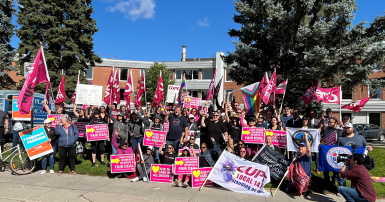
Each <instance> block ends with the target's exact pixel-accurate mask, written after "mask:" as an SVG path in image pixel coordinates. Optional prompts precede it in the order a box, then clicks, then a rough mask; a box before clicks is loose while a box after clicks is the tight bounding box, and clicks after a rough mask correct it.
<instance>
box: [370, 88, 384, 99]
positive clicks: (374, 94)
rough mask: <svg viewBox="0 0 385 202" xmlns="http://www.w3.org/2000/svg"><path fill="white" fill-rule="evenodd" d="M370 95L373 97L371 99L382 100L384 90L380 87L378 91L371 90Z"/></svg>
mask: <svg viewBox="0 0 385 202" xmlns="http://www.w3.org/2000/svg"><path fill="white" fill-rule="evenodd" d="M369 94H370V95H372V98H371V99H381V97H382V88H381V87H379V88H376V89H370V92H369ZM370 95H369V96H370Z"/></svg>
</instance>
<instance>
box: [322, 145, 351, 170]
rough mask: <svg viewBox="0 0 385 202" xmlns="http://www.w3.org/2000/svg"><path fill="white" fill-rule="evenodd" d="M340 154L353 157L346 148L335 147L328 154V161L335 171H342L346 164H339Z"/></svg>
mask: <svg viewBox="0 0 385 202" xmlns="http://www.w3.org/2000/svg"><path fill="white" fill-rule="evenodd" d="M339 154H348V155H352V152H351V151H350V150H349V149H347V148H344V147H333V148H331V149H330V150H329V151H328V153H327V154H326V161H327V162H328V164H329V165H330V166H331V167H333V168H334V169H341V168H342V166H344V162H340V163H337V157H338V155H339Z"/></svg>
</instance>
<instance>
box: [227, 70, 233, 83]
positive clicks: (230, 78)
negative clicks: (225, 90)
mask: <svg viewBox="0 0 385 202" xmlns="http://www.w3.org/2000/svg"><path fill="white" fill-rule="evenodd" d="M228 70H230V68H225V82H226V83H230V82H233V79H231V78H230V79H231V81H227V71H228Z"/></svg>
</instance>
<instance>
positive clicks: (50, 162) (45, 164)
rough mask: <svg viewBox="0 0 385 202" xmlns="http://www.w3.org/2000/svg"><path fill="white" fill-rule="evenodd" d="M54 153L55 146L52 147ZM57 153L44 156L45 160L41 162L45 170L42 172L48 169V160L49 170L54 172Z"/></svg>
mask: <svg viewBox="0 0 385 202" xmlns="http://www.w3.org/2000/svg"><path fill="white" fill-rule="evenodd" d="M52 149H53V151H55V146H53V147H52ZM54 154H55V152H53V153H50V154H47V155H45V156H43V159H42V160H41V167H42V168H43V169H42V170H46V169H47V160H48V159H49V168H50V169H51V170H53V166H54V164H55V161H54V159H53V157H54Z"/></svg>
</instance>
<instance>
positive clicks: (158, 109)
mask: <svg viewBox="0 0 385 202" xmlns="http://www.w3.org/2000/svg"><path fill="white" fill-rule="evenodd" d="M150 115H151V117H152V118H151V120H152V122H155V117H158V118H159V117H160V118H159V120H160V123H161V124H163V119H164V116H165V115H164V114H163V112H162V108H161V107H159V106H158V107H156V109H155V111H154V113H153V114H150Z"/></svg>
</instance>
